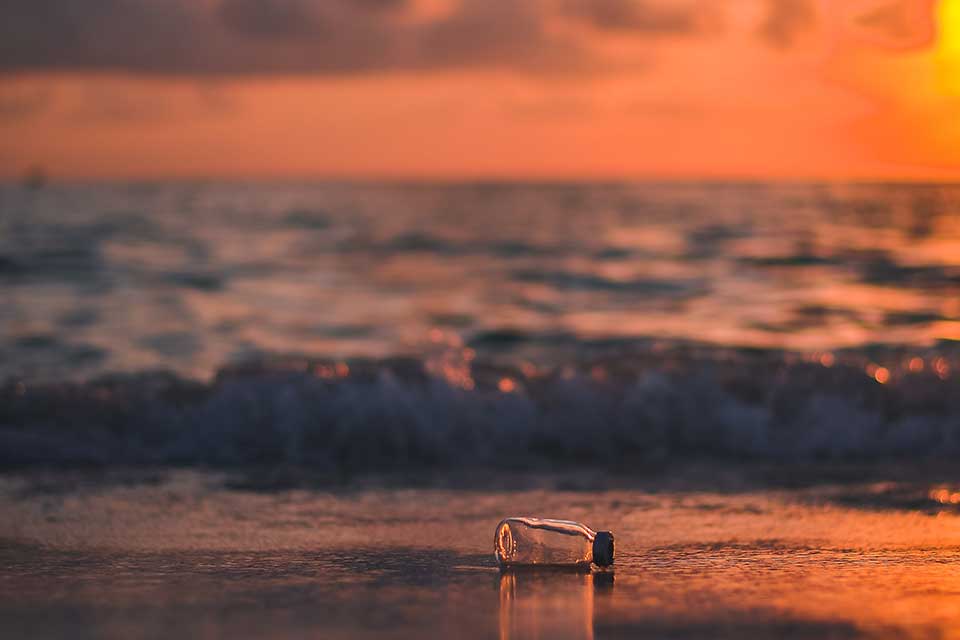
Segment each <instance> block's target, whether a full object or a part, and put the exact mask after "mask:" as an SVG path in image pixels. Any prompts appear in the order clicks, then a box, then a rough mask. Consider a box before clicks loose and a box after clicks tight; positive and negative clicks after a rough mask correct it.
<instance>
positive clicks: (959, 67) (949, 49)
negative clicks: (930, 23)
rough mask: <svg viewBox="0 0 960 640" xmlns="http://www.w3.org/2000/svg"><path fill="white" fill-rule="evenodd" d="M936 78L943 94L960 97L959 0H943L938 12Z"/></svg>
mask: <svg viewBox="0 0 960 640" xmlns="http://www.w3.org/2000/svg"><path fill="white" fill-rule="evenodd" d="M938 23H939V25H940V35H939V38H938V42H937V79H938V84H939V88H940V90H941V91H942V92H943V94H944V95H947V96H951V97H953V96H956V97H960V0H943V2H941V3H940V9H939V13H938Z"/></svg>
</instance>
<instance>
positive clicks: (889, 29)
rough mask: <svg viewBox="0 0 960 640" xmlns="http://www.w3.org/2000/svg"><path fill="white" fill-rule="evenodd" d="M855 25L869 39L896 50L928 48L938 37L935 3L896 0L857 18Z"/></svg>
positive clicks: (927, 0) (925, 0)
mask: <svg viewBox="0 0 960 640" xmlns="http://www.w3.org/2000/svg"><path fill="white" fill-rule="evenodd" d="M855 22H856V25H855V26H856V27H857V28H858V29H859V30H860V31H861V32H862V35H864V36H865V37H866V38H867V39H868V40H871V41H873V42H874V43H875V44H878V45H880V46H885V47H889V48H894V49H916V48H923V47H927V46H929V45H930V44H932V43H933V41H934V40H935V39H936V17H935V3H934V2H932V1H931V0H894V1H893V2H884V3H882V4H879V5H878V6H874V7H872V8H870V9H868V10H866V11H865V12H864V13H862V14H860V15H859V16H857V17H856V20H855Z"/></svg>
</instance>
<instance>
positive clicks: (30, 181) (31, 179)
mask: <svg viewBox="0 0 960 640" xmlns="http://www.w3.org/2000/svg"><path fill="white" fill-rule="evenodd" d="M49 182H50V178H49V177H48V176H47V172H46V171H44V170H43V167H31V168H30V169H27V171H26V172H25V173H24V174H23V178H21V180H20V184H21V185H22V186H23V188H24V189H31V190H38V189H43V188H44V187H45V186H47V184H48V183H49Z"/></svg>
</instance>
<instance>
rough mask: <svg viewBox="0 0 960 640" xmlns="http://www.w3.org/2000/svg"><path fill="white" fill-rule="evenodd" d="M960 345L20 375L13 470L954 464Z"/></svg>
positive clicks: (6, 452) (4, 422) (4, 399)
mask: <svg viewBox="0 0 960 640" xmlns="http://www.w3.org/2000/svg"><path fill="white" fill-rule="evenodd" d="M957 351H958V350H957V349H956V348H955V347H953V346H952V345H947V346H943V345H941V347H940V348H939V349H938V350H937V351H931V352H930V353H928V354H927V355H926V356H925V357H922V356H912V357H909V358H907V356H905V355H904V353H903V352H901V351H896V350H887V351H885V352H883V353H875V352H868V351H857V352H852V353H843V354H837V355H834V354H812V355H807V356H800V355H796V354H788V353H781V352H767V351H737V350H731V349H712V350H711V349H709V348H706V347H687V348H680V347H671V348H668V349H666V350H664V349H663V348H662V346H657V345H653V346H648V347H646V348H645V349H644V350H643V351H640V352H636V353H631V354H618V355H607V356H604V357H602V358H596V359H594V360H593V361H590V362H579V363H577V364H576V365H570V364H568V365H566V366H560V367H553V368H549V369H547V368H537V367H536V366H534V365H533V364H530V363H523V364H522V365H521V366H507V365H501V364H497V363H496V362H495V361H492V360H491V361H482V359H477V358H476V356H475V354H474V353H473V352H472V350H471V349H464V350H463V351H456V352H454V353H445V354H442V355H440V356H436V357H429V358H425V359H423V360H417V359H404V358H396V359H388V360H364V361H360V360H357V361H350V362H333V361H325V360H316V359H314V360H311V359H306V358H290V357H287V358H269V359H261V360H259V361H256V362H249V363H246V364H243V365H235V366H231V367H227V368H225V369H223V370H221V371H220V373H219V374H218V375H217V377H216V378H215V379H214V380H212V381H211V382H209V383H203V382H197V381H190V380H186V379H183V378H179V377H177V376H175V375H173V374H170V373H162V372H147V373H140V374H127V375H113V376H107V377H101V378H98V379H95V380H91V381H88V382H83V383H43V384H34V383H28V382H25V381H21V380H10V381H9V382H7V383H6V384H5V385H4V386H2V387H0V465H2V466H6V467H11V466H30V465H53V464H58V465H89V464H94V465H114V464H117V465H121V464H163V465H212V466H224V467H229V466H234V465H250V464H268V465H269V464H294V465H307V466H310V467H311V468H314V469H318V470H329V471H364V470H395V469H414V468H417V469H420V468H445V467H456V468H463V467H503V468H511V469H521V468H525V467H530V466H533V467H538V465H539V466H542V465H557V464H560V465H567V464H569V465H583V466H595V467H605V468H611V467H616V468H617V469H620V470H623V469H626V470H629V469H630V468H631V465H637V464H642V463H643V462H644V461H651V460H665V459H671V458H675V457H677V458H690V457H704V458H716V459H738V460H739V459H757V460H770V461H776V460H783V461H806V460H879V459H886V458H891V459H893V458H902V457H912V458H917V457H946V456H952V455H956V454H957V453H960V380H958V377H957V376H956V375H955V372H956V371H957V363H958V358H957V355H958V353H957ZM944 354H945V355H944ZM827 356H829V358H828V357H827ZM878 363H886V364H885V365H883V366H881V364H878ZM881 382H882V383H881Z"/></svg>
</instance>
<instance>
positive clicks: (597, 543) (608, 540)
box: [593, 531, 613, 567]
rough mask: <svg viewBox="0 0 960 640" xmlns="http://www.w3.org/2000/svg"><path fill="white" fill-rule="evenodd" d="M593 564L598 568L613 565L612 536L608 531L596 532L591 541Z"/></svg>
mask: <svg viewBox="0 0 960 640" xmlns="http://www.w3.org/2000/svg"><path fill="white" fill-rule="evenodd" d="M593 564H595V565H597V566H598V567H609V566H610V565H612V564H613V534H612V533H610V532H609V531H597V535H596V537H594V539H593Z"/></svg>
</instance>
